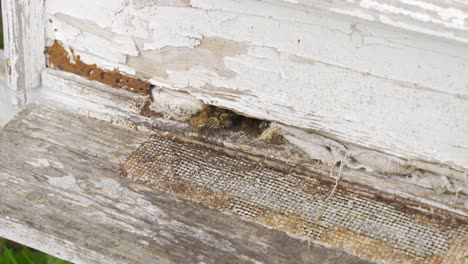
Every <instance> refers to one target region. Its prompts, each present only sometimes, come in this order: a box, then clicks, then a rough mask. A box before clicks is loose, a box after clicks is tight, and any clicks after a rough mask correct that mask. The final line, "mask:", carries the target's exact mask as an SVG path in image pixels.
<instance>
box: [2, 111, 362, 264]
mask: <svg viewBox="0 0 468 264" xmlns="http://www.w3.org/2000/svg"><path fill="white" fill-rule="evenodd" d="M147 136H148V133H147V132H139V131H135V130H130V129H128V128H123V127H118V126H115V125H111V124H109V123H105V122H102V121H98V120H94V119H91V118H88V117H84V116H80V115H76V114H70V113H66V112H63V111H61V110H59V109H53V108H48V107H44V106H29V107H28V108H27V109H26V110H24V111H23V112H22V113H20V114H19V115H18V116H17V117H16V119H15V120H14V121H13V122H11V123H9V124H8V125H7V126H6V127H5V128H3V129H2V130H1V131H0V149H1V151H0V236H2V237H7V238H9V239H12V240H15V241H18V242H20V243H24V244H26V245H28V246H31V247H33V248H37V249H39V250H42V251H45V252H47V253H50V254H52V255H55V256H58V257H61V258H64V259H67V260H70V261H73V262H74V263H201V262H203V263H336V262H341V263H367V262H365V261H363V260H361V259H359V258H357V257H353V256H350V255H348V254H345V253H343V252H340V251H335V250H331V249H326V248H324V247H322V246H318V245H314V244H308V243H307V242H306V241H303V240H300V239H297V238H293V237H290V236H288V235H287V234H286V233H283V232H280V231H275V230H272V229H268V228H266V227H263V226H260V225H257V224H255V223H252V222H246V221H244V220H242V219H241V218H239V217H237V216H234V215H226V214H222V213H220V212H218V211H215V210H211V209H208V208H207V207H205V206H203V205H201V204H197V203H193V202H189V201H187V200H182V199H180V198H178V197H176V196H174V195H170V194H168V193H165V192H162V191H158V190H151V189H149V188H147V187H144V186H142V185H139V184H136V183H133V182H131V181H130V180H128V179H125V178H123V177H121V176H119V172H118V170H119V164H120V162H123V161H124V160H125V158H126V157H127V156H128V155H129V154H130V152H131V151H132V150H133V149H134V148H135V147H136V146H137V145H138V144H139V143H142V142H144V141H145V140H147Z"/></svg>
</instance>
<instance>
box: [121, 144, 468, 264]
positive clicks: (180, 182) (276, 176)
mask: <svg viewBox="0 0 468 264" xmlns="http://www.w3.org/2000/svg"><path fill="white" fill-rule="evenodd" d="M122 171H123V173H124V174H125V175H126V176H127V177H129V178H131V179H133V180H135V181H137V182H140V183H143V184H146V185H150V186H152V187H154V188H157V189H161V190H164V191H168V192H171V193H174V194H176V195H179V196H181V197H184V198H186V199H191V200H193V201H196V202H201V203H203V204H205V205H207V206H209V207H212V208H216V209H219V210H222V211H224V212H227V213H232V214H237V215H239V216H240V217H242V218H244V219H246V220H250V221H255V222H258V223H260V224H263V225H266V226H269V227H272V228H276V229H279V230H282V231H285V232H287V233H289V234H290V235H292V236H296V237H298V238H302V239H308V240H311V241H314V242H316V243H319V244H323V245H326V246H329V247H333V248H338V249H341V250H344V251H346V252H348V253H352V254H355V255H358V256H361V257H363V258H365V259H368V260H372V261H376V262H381V263H400V262H403V263H467V262H466V261H467V258H468V227H467V225H466V224H467V221H466V219H464V218H463V217H460V218H459V217H454V216H452V215H450V214H443V213H442V214H440V213H439V214H430V213H427V214H426V213H423V212H421V211H420V210H415V209H411V208H410V207H408V206H405V205H403V204H401V203H400V202H396V201H392V200H391V199H390V200H388V199H387V200H384V199H377V197H378V196H376V195H375V194H374V193H371V192H367V191H365V190H363V189H362V188H361V189H359V188H345V187H341V186H338V187H337V188H335V187H336V186H334V184H333V182H327V181H323V180H321V179H320V176H319V175H317V177H311V176H310V175H308V176H305V175H300V174H297V173H292V172H291V173H290V172H284V171H279V170H275V169H272V168H269V167H266V166H264V165H262V163H259V162H255V161H251V160H249V159H247V158H242V157H238V156H237V157H232V156H229V155H227V154H225V153H223V152H220V151H216V150H213V149H210V148H206V147H204V146H201V145H198V144H190V143H185V142H183V141H181V140H175V141H174V140H170V139H168V138H166V137H163V136H160V135H154V136H152V137H151V138H150V139H149V140H148V141H147V142H145V143H143V144H141V145H140V146H139V147H138V148H137V149H136V150H135V151H134V152H133V153H132V154H131V156H130V157H129V158H128V159H127V160H126V161H125V162H124V163H123V164H122Z"/></svg>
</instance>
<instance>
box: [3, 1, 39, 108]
mask: <svg viewBox="0 0 468 264" xmlns="http://www.w3.org/2000/svg"><path fill="white" fill-rule="evenodd" d="M2 15H3V32H4V33H3V34H4V44H5V60H6V61H5V63H6V67H5V68H6V76H7V85H8V87H9V88H10V89H11V90H12V91H13V92H14V96H13V98H12V99H11V104H13V105H15V106H17V107H21V106H22V105H24V104H25V102H26V99H27V92H28V91H29V90H31V89H32V88H35V87H37V86H39V85H40V72H41V70H42V69H43V68H44V67H45V56H44V45H45V42H44V38H45V37H44V32H45V31H44V0H38V1H27V0H18V1H6V0H2Z"/></svg>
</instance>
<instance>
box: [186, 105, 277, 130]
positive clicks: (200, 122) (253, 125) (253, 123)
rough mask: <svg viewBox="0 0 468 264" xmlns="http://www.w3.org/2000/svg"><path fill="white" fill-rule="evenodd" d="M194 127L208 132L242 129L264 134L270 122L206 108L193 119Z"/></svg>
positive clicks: (219, 109) (216, 108)
mask: <svg viewBox="0 0 468 264" xmlns="http://www.w3.org/2000/svg"><path fill="white" fill-rule="evenodd" d="M191 123H192V125H195V126H196V127H199V128H204V129H207V130H222V129H229V128H238V129H239V128H240V129H246V130H253V131H256V132H260V133H261V132H262V131H263V130H264V129H265V128H267V127H268V126H269V122H267V121H262V120H257V119H253V118H249V117H245V116H242V115H238V114H236V113H234V112H232V111H230V110H227V109H223V108H219V107H215V106H206V107H205V108H204V109H203V110H202V111H200V112H198V113H197V114H195V115H194V116H193V117H192V119H191Z"/></svg>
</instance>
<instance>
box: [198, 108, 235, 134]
mask: <svg viewBox="0 0 468 264" xmlns="http://www.w3.org/2000/svg"><path fill="white" fill-rule="evenodd" d="M234 117H235V116H234V114H233V113H232V112H230V111H229V112H228V110H224V109H220V110H215V111H214V113H213V115H212V116H210V117H209V118H208V119H207V120H206V123H205V124H204V126H205V127H206V128H207V129H211V130H213V129H224V128H231V127H232V125H233V118H234Z"/></svg>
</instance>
